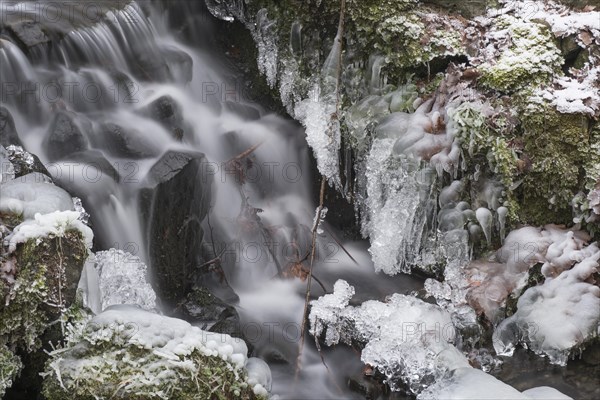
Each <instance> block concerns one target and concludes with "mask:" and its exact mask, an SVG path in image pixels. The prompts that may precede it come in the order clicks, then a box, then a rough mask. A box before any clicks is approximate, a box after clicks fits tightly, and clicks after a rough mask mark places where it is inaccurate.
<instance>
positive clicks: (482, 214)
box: [475, 207, 493, 246]
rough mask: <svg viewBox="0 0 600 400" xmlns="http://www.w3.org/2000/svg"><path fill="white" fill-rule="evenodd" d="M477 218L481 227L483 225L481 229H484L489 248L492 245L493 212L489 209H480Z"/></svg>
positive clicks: (476, 214) (476, 212)
mask: <svg viewBox="0 0 600 400" xmlns="http://www.w3.org/2000/svg"><path fill="white" fill-rule="evenodd" d="M475 216H476V217H477V221H478V222H479V225H481V228H482V229H483V233H484V235H485V239H486V240H487V244H488V246H489V245H490V244H491V243H492V222H493V216H492V212H491V211H490V210H488V209H487V208H484V207H480V208H478V209H477V211H475Z"/></svg>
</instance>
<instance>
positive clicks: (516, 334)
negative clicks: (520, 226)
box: [494, 245, 600, 365]
mask: <svg viewBox="0 0 600 400" xmlns="http://www.w3.org/2000/svg"><path fill="white" fill-rule="evenodd" d="M589 247H590V248H593V250H594V253H593V254H592V255H590V256H588V257H586V258H584V259H583V260H581V261H580V262H578V263H577V264H576V265H575V266H574V267H573V268H572V269H570V270H567V271H563V272H562V273H560V275H558V276H557V277H556V278H553V279H552V278H547V279H546V281H545V282H544V284H542V285H539V286H535V287H532V288H529V289H527V290H526V291H525V293H524V294H523V295H522V296H521V297H520V298H519V301H518V302H517V312H516V313H515V314H514V315H512V316H511V317H509V318H507V319H506V320H504V321H503V322H502V323H501V324H500V325H499V326H498V328H497V329H496V331H495V332H494V348H495V349H496V352H497V353H498V354H503V355H512V353H513V351H514V348H515V346H516V345H518V344H523V345H525V346H526V347H527V348H529V349H531V350H533V351H534V352H536V353H537V354H545V355H547V356H548V358H549V359H550V361H551V362H552V363H556V364H560V365H566V363H567V360H568V357H569V355H570V353H571V351H572V349H573V348H576V347H579V346H581V345H583V344H584V343H585V342H586V341H588V340H589V339H590V338H593V337H595V336H596V335H598V334H599V333H600V332H599V331H600V312H599V310H600V288H599V287H598V286H596V285H594V284H592V283H588V282H587V280H588V278H589V277H590V276H591V275H592V274H594V273H595V272H597V271H598V269H599V267H600V264H599V263H598V260H599V259H600V250H599V249H598V247H597V246H595V245H592V246H589ZM550 251H551V249H549V252H550ZM573 252H574V250H571V258H573V259H577V256H576V255H573Z"/></svg>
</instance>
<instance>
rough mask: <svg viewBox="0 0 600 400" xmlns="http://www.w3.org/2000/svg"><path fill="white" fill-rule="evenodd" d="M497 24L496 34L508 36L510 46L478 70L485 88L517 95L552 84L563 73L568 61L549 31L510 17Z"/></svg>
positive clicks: (506, 16) (496, 20)
mask: <svg viewBox="0 0 600 400" xmlns="http://www.w3.org/2000/svg"><path fill="white" fill-rule="evenodd" d="M494 24H495V25H496V26H495V30H496V31H497V32H496V34H499V33H504V34H505V36H506V37H507V39H506V40H509V43H510V45H509V46H508V48H506V49H501V50H500V52H501V53H500V56H499V58H497V59H495V60H494V61H493V62H492V61H487V62H485V63H484V64H482V65H480V66H479V67H478V69H479V71H480V72H481V78H480V83H482V84H483V85H484V86H486V87H488V88H491V89H496V90H500V91H503V92H514V91H518V90H521V89H523V88H531V87H533V86H537V85H539V84H542V83H546V82H549V81H550V79H551V78H552V76H554V75H556V74H558V73H560V68H561V65H562V64H563V62H564V60H563V58H562V56H561V52H560V50H559V49H558V47H557V46H556V43H555V41H554V38H553V36H552V34H551V33H550V32H549V30H548V28H546V27H545V26H543V25H541V24H538V23H535V22H532V21H523V20H520V19H517V18H515V17H511V16H508V15H503V16H500V17H498V18H496V19H495V20H494ZM500 46H501V45H500Z"/></svg>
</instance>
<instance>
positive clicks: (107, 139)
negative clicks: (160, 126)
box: [91, 122, 158, 159]
mask: <svg viewBox="0 0 600 400" xmlns="http://www.w3.org/2000/svg"><path fill="white" fill-rule="evenodd" d="M141 137H143V135H142V134H141V133H136V134H135V135H133V134H132V133H130V132H127V131H126V130H125V128H123V127H122V126H120V125H117V124H114V123H112V122H108V123H105V124H102V125H100V127H99V129H98V131H97V132H96V133H95V134H94V135H93V137H92V139H91V141H92V143H93V145H94V147H98V148H102V149H104V150H106V151H107V152H108V153H109V154H110V155H112V156H115V157H123V158H133V159H139V158H148V157H154V156H156V155H158V152H157V151H156V150H155V149H154V148H152V146H149V145H147V144H146V143H145V142H144V140H143V139H141Z"/></svg>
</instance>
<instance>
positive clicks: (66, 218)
mask: <svg viewBox="0 0 600 400" xmlns="http://www.w3.org/2000/svg"><path fill="white" fill-rule="evenodd" d="M69 200H70V197H69ZM79 216H80V214H79V213H78V212H77V211H55V212H51V213H48V214H39V213H38V214H35V217H34V219H30V220H26V221H25V222H22V223H21V224H19V225H17V226H16V227H15V229H14V230H13V232H12V233H11V234H10V235H8V237H7V238H6V239H5V244H6V245H7V246H8V251H9V253H12V252H14V251H15V250H16V249H17V245H18V244H19V243H25V242H27V241H28V240H30V239H41V238H45V237H64V235H65V234H66V233H67V232H69V231H74V230H76V231H79V232H81V234H82V235H83V239H84V242H85V244H86V246H87V248H88V249H90V248H91V247H92V240H93V238H94V234H93V232H92V230H91V229H90V228H89V227H88V226H87V225H86V224H84V223H83V222H82V221H81V220H80V219H79Z"/></svg>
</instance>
